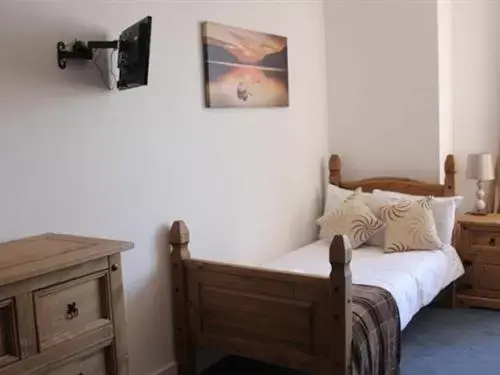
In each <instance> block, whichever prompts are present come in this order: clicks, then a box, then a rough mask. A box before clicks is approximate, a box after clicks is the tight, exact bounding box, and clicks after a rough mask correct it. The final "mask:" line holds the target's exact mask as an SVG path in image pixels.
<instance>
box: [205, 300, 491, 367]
mask: <svg viewBox="0 0 500 375" xmlns="http://www.w3.org/2000/svg"><path fill="white" fill-rule="evenodd" d="M402 350H403V353H402V356H403V358H402V361H401V375H476V374H478V375H500V311H498V312H497V311H490V310H480V309H455V310H450V309H440V308H426V309H424V310H422V311H421V312H419V313H418V314H417V316H415V317H414V318H413V320H412V322H411V323H410V325H409V326H408V327H407V328H406V329H405V330H404V331H403V349H402ZM236 374H237V375H256V374H258V375H300V374H301V373H299V372H297V371H292V370H289V369H285V368H282V367H279V366H272V365H267V364H263V363H261V362H256V361H251V360H248V359H244V358H240V357H236V356H231V357H227V358H226V359H223V360H222V361H221V362H219V363H218V364H216V365H214V366H212V367H211V368H210V369H208V370H206V371H204V372H203V375H236Z"/></svg>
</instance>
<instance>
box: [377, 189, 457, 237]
mask: <svg viewBox="0 0 500 375" xmlns="http://www.w3.org/2000/svg"><path fill="white" fill-rule="evenodd" d="M373 195H374V197H380V198H384V197H385V198H386V199H389V200H390V201H391V203H396V202H397V201H399V200H413V201H416V200H419V199H423V198H425V197H424V196H420V195H411V194H403V193H398V192H395V191H385V190H374V191H373ZM463 199H464V197H462V196H459V195H456V196H453V197H436V198H434V199H433V204H432V214H433V216H434V222H435V223H436V231H437V235H438V237H439V239H440V240H441V242H442V243H443V244H444V245H451V240H452V237H453V228H454V226H455V215H456V211H457V208H458V207H459V206H460V203H462V200H463ZM376 215H377V214H376ZM377 216H378V215H377ZM378 217H380V216H378Z"/></svg>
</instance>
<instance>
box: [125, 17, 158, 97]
mask: <svg viewBox="0 0 500 375" xmlns="http://www.w3.org/2000/svg"><path fill="white" fill-rule="evenodd" d="M151 24H152V17H151V16H148V17H146V18H144V19H142V20H140V21H139V22H137V23H135V24H134V25H132V26H130V27H129V28H127V29H126V30H124V31H123V32H122V33H121V34H120V38H119V40H118V68H119V70H120V76H119V79H118V82H117V88H118V90H126V89H131V88H134V87H139V86H144V85H147V84H148V73H149V51H150V44H151Z"/></svg>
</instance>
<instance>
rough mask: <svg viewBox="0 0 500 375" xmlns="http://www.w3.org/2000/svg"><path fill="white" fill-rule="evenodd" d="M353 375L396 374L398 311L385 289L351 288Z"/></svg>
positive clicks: (397, 366) (399, 357)
mask: <svg viewBox="0 0 500 375" xmlns="http://www.w3.org/2000/svg"><path fill="white" fill-rule="evenodd" d="M352 294H353V300H352V302H353V303H352V321H353V332H352V370H353V371H352V373H353V375H398V374H399V363H400V359H401V324H400V320H399V310H398V306H397V305H396V301H395V300H394V298H393V297H392V295H391V294H390V293H389V292H388V291H386V290H385V289H382V288H378V287H374V286H366V285H353V287H352Z"/></svg>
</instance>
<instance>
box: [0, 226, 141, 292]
mask: <svg viewBox="0 0 500 375" xmlns="http://www.w3.org/2000/svg"><path fill="white" fill-rule="evenodd" d="M133 247H134V244H133V243H132V242H126V241H115V240H108V239H102V238H92V237H80V236H72V235H64V234H55V233H46V234H41V235H37V236H31V237H25V238H21V239H18V240H13V241H9V242H4V243H0V286H2V285H6V284H10V283H13V282H16V281H19V280H23V279H27V278H30V277H35V276H39V275H42V274H44V273H47V272H52V271H55V270H58V269H62V268H66V267H71V266H74V265H77V264H80V263H83V262H87V261H90V260H94V259H98V258H102V257H105V256H108V255H112V254H115V253H118V252H121V251H125V250H129V249H132V248H133Z"/></svg>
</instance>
